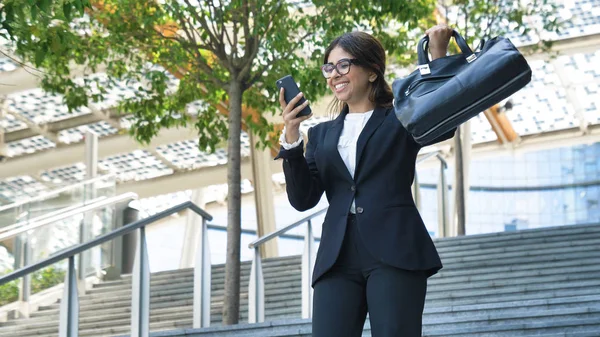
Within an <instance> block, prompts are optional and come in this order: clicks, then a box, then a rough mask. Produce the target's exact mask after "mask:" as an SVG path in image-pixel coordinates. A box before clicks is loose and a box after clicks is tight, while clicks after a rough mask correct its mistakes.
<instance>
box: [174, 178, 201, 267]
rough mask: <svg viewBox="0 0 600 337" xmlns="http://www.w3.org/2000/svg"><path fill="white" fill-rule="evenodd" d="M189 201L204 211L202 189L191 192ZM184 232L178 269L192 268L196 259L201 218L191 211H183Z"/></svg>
mask: <svg viewBox="0 0 600 337" xmlns="http://www.w3.org/2000/svg"><path fill="white" fill-rule="evenodd" d="M191 201H192V202H193V203H194V204H196V206H198V207H200V208H202V209H204V207H205V206H206V200H205V198H204V188H198V189H196V190H194V191H192V198H191ZM184 212H185V216H186V219H185V232H184V234H183V246H182V247H181V260H180V262H179V268H193V267H194V260H195V257H196V248H197V247H198V240H199V237H200V233H201V232H202V217H201V216H199V215H198V214H196V213H194V211H192V210H189V209H187V210H185V211H184Z"/></svg>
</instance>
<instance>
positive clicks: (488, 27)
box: [483, 0, 500, 37]
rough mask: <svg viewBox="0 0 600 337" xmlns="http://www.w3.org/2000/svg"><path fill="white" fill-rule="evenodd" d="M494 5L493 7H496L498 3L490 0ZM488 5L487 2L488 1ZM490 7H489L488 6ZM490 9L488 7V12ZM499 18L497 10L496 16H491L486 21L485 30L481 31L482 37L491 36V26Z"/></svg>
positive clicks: (496, 0) (495, 0)
mask: <svg viewBox="0 0 600 337" xmlns="http://www.w3.org/2000/svg"><path fill="white" fill-rule="evenodd" d="M492 1H493V3H494V7H496V6H495V5H496V4H497V3H498V0H492ZM488 4H489V1H488ZM490 7H491V6H490ZM490 7H488V12H489V11H490ZM499 16H500V10H498V11H497V12H496V15H494V16H492V17H491V18H489V19H488V23H487V27H486V28H485V30H484V31H483V33H484V36H485V37H487V36H489V35H490V34H491V31H492V25H493V24H494V22H495V21H496V19H497V18H498V17H499Z"/></svg>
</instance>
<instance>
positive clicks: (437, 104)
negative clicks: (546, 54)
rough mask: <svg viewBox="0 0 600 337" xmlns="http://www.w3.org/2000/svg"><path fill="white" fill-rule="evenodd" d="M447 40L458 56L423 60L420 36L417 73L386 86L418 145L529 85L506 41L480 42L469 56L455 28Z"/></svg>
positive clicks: (527, 73) (520, 60)
mask: <svg viewBox="0 0 600 337" xmlns="http://www.w3.org/2000/svg"><path fill="white" fill-rule="evenodd" d="M453 36H454V39H455V40H456V42H457V44H458V46H459V47H460V49H461V52H462V53H460V54H456V55H451V56H447V57H442V58H439V59H436V60H433V61H429V57H428V43H429V38H428V37H427V36H426V37H424V38H422V39H421V41H419V46H418V50H417V52H418V57H419V61H418V62H419V64H418V67H417V70H415V71H414V72H412V73H411V74H410V75H409V76H407V77H405V78H402V79H396V80H395V81H394V83H393V84H392V91H393V92H394V111H395V113H396V117H397V118H398V120H400V122H401V123H402V125H403V126H404V127H405V128H406V130H407V131H408V132H409V133H410V134H411V135H412V136H413V138H414V139H415V141H416V142H417V143H419V144H421V145H424V144H429V143H431V142H433V141H434V140H435V139H437V138H439V137H440V136H442V135H444V134H445V133H447V132H450V131H452V130H453V129H454V128H456V127H458V126H459V125H460V124H462V123H464V122H466V121H467V120H469V119H470V118H472V117H474V116H476V115H478V114H479V113H480V112H482V111H484V110H486V109H488V108H489V107H491V106H493V105H494V104H497V103H498V102H500V101H502V100H503V99H505V98H507V97H509V96H510V95H512V94H513V93H515V92H516V91H518V90H519V89H521V88H523V87H524V86H525V85H527V83H529V82H530V81H531V68H530V67H529V65H528V64H527V61H526V60H525V58H524V57H523V55H521V53H520V52H519V51H518V50H517V48H516V47H515V46H514V45H513V44H512V43H511V42H510V40H508V39H506V38H503V37H495V38H493V39H490V40H488V41H487V42H485V41H483V40H482V41H481V45H482V47H481V51H478V52H475V53H474V52H473V51H472V50H471V48H469V46H468V45H467V43H466V41H465V40H464V39H463V37H462V36H461V35H460V34H459V33H458V32H457V31H456V30H455V31H454V33H453ZM481 45H480V46H481Z"/></svg>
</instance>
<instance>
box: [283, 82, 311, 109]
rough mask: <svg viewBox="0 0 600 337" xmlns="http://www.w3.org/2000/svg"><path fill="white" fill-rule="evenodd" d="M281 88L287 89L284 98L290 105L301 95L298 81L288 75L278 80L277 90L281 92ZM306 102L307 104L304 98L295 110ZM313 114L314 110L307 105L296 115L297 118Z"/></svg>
mask: <svg viewBox="0 0 600 337" xmlns="http://www.w3.org/2000/svg"><path fill="white" fill-rule="evenodd" d="M281 88H283V89H285V91H284V92H283V98H284V99H285V102H286V103H289V102H290V101H291V100H292V99H293V98H294V97H296V95H298V94H299V93H300V89H299V88H298V85H297V84H296V81H294V78H293V77H292V75H287V76H284V77H282V78H280V79H278V80H277V89H279V91H281ZM304 102H306V99H305V98H304V97H302V98H301V99H300V101H299V102H298V103H297V104H296V106H295V107H294V108H296V107H297V106H299V105H302V103H304ZM311 113H312V110H311V109H310V106H308V105H307V106H306V107H305V108H304V109H302V111H300V112H299V113H298V114H297V115H296V117H302V116H308V115H310V114H311Z"/></svg>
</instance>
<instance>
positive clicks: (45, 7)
mask: <svg viewBox="0 0 600 337" xmlns="http://www.w3.org/2000/svg"><path fill="white" fill-rule="evenodd" d="M51 4H52V0H40V3H39V6H40V10H41V11H42V12H43V13H45V14H50V13H49V11H50V5H51Z"/></svg>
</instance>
